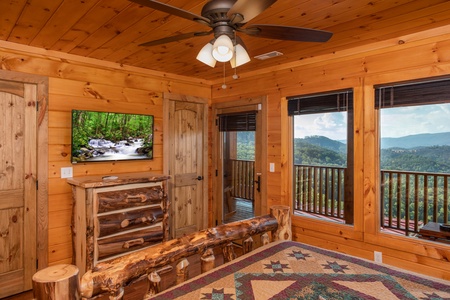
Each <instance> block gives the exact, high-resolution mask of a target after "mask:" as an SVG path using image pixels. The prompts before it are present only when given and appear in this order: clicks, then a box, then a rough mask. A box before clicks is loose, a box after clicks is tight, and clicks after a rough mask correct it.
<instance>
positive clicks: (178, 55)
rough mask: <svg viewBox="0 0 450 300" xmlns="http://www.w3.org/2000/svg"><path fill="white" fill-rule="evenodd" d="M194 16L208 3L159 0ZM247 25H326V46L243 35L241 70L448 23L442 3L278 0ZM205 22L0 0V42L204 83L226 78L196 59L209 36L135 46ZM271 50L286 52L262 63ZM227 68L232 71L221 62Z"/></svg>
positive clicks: (146, 11) (100, 6) (103, 6)
mask: <svg viewBox="0 0 450 300" xmlns="http://www.w3.org/2000/svg"><path fill="white" fill-rule="evenodd" d="M161 2H165V3H168V4H170V5H172V6H176V7H178V8H182V9H184V10H187V11H190V12H192V13H195V14H199V15H200V12H201V8H202V6H203V5H204V4H205V3H206V2H207V1H200V0H161ZM249 24H277V25H286V26H298V27H306V28H313V29H321V30H327V31H331V32H333V33H334V35H333V37H332V38H331V39H330V40H329V41H328V42H326V43H310V42H309V43H307V42H291V41H280V40H272V39H265V38H256V37H252V36H248V35H241V38H242V39H243V40H244V42H245V44H246V46H247V49H248V52H249V55H250V57H252V61H251V62H250V63H247V64H245V65H243V66H241V67H239V68H238V73H241V74H243V73H246V72H257V71H258V70H261V69H264V68H268V67H272V66H276V65H284V64H287V63H290V62H294V61H298V60H301V59H304V58H307V57H311V56H317V55H321V54H330V53H334V52H336V51H343V50H346V49H349V48H352V47H357V46H364V45H367V44H370V43H373V42H377V41H382V40H387V39H392V38H396V37H401V36H404V35H407V34H411V33H415V32H418V31H423V30H426V29H430V28H435V27H440V26H444V25H448V24H450V1H446V0H416V1H411V0H371V1H369V0H278V1H277V2H275V3H274V4H273V5H272V6H270V7H269V8H268V9H266V10H265V11H264V12H263V13H261V14H260V15H258V16H257V17H255V18H254V19H252V20H251V21H250V22H249ZM205 30H209V28H208V27H206V26H204V25H201V24H198V23H196V22H192V21H189V20H186V19H182V18H180V17H176V16H172V15H168V14H167V13H164V12H160V11H156V10H153V9H150V8H148V7H144V6H141V5H138V4H136V3H133V2H130V1H128V0H2V1H0V40H4V41H9V42H12V43H18V44H23V45H29V46H33V47H39V48H45V49H48V50H54V51H60V52H64V53H70V54H73V55H78V56H82V57H89V58H95V59H100V60H105V61H110V62H116V63H120V64H123V65H129V66H135V67H141V68H146V69H151V70H156V71H161V72H166V73H173V74H179V75H183V76H189V77H195V78H199V79H204V80H217V79H220V78H221V77H222V76H223V65H222V64H221V63H218V64H217V65H216V67H215V68H211V67H209V66H207V65H204V64H203V63H201V62H199V61H197V60H196V59H195V57H196V56H197V53H198V51H199V50H200V49H201V48H202V47H203V46H204V45H205V44H206V43H207V42H208V41H210V40H211V38H212V35H211V36H201V37H195V38H189V39H186V40H183V41H178V42H172V43H167V44H164V45H159V46H153V47H142V46H139V44H140V43H144V42H147V41H152V40H155V39H160V38H164V37H168V36H171V35H176V34H181V33H187V32H192V31H205ZM271 51H279V52H282V53H283V54H284V55H282V56H279V57H276V58H271V59H268V60H264V61H260V60H256V59H254V58H253V57H254V56H256V55H260V54H264V53H267V52H271ZM226 73H227V74H228V75H231V74H232V73H233V71H232V69H231V67H230V65H229V64H228V63H226Z"/></svg>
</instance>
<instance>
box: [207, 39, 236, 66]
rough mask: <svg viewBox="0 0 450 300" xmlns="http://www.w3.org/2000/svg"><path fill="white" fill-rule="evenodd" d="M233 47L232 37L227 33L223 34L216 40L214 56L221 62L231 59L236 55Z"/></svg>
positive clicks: (213, 50)
mask: <svg viewBox="0 0 450 300" xmlns="http://www.w3.org/2000/svg"><path fill="white" fill-rule="evenodd" d="M233 48H234V47H233V42H232V41H231V39H230V38H229V37H228V36H227V35H221V36H219V37H218V38H217V39H216V41H215V42H214V45H213V49H212V56H213V57H214V59H215V60H217V61H220V62H226V61H229V60H230V59H231V58H233V55H234V51H233Z"/></svg>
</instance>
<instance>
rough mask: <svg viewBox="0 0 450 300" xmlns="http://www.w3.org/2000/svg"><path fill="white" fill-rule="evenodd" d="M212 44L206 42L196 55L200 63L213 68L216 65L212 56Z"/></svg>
mask: <svg viewBox="0 0 450 300" xmlns="http://www.w3.org/2000/svg"><path fill="white" fill-rule="evenodd" d="M212 50H213V45H212V44H211V43H207V44H206V45H205V46H203V48H202V49H201V50H200V52H199V53H198V55H197V60H199V61H201V62H202V63H204V64H206V65H208V66H210V67H211V68H214V67H215V66H216V62H217V61H216V60H215V59H214V57H213V56H212Z"/></svg>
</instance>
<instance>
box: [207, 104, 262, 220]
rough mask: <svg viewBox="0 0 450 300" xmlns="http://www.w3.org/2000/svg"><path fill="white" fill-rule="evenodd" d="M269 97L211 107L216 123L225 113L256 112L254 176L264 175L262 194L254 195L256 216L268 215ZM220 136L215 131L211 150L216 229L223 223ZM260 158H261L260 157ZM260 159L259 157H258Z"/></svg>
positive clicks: (217, 129)
mask: <svg viewBox="0 0 450 300" xmlns="http://www.w3.org/2000/svg"><path fill="white" fill-rule="evenodd" d="M266 101H267V97H265V96H261V97H255V98H250V99H242V100H239V101H230V102H223V103H217V104H213V105H212V111H213V116H214V120H216V119H217V116H218V115H219V114H223V113H237V112H245V111H249V110H257V111H258V114H257V123H256V125H257V126H258V128H257V132H256V143H257V144H255V148H257V153H256V154H255V176H257V175H256V174H258V173H260V174H261V175H260V176H261V181H260V184H261V190H260V192H259V193H258V192H256V191H255V192H254V195H255V208H254V214H255V216H259V215H261V214H265V213H266V212H267V168H266V166H267V121H266V120H267V109H266V107H267V105H266ZM220 137H221V133H220V132H219V128H218V126H215V128H214V129H213V143H212V144H213V145H214V148H213V149H212V154H213V156H212V161H213V166H212V167H213V173H214V174H215V175H216V176H214V179H213V181H212V182H213V199H214V201H213V202H212V206H213V207H212V210H213V212H214V218H215V225H219V224H222V223H223V176H221V174H223V168H222V162H221V160H222V157H223V153H222V151H223V149H222V147H221V145H222V143H221V138H220ZM258 154H259V155H258ZM258 156H259V157H258Z"/></svg>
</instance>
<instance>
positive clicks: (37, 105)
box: [36, 101, 39, 111]
mask: <svg viewBox="0 0 450 300" xmlns="http://www.w3.org/2000/svg"><path fill="white" fill-rule="evenodd" d="M36 111H39V101H36Z"/></svg>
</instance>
